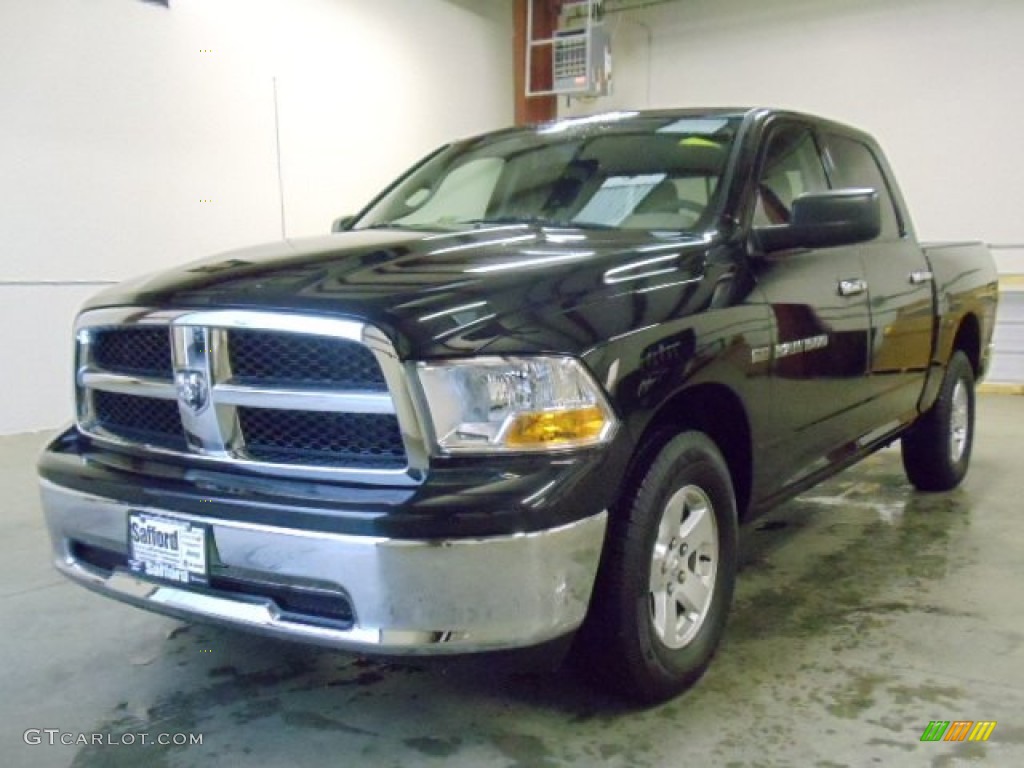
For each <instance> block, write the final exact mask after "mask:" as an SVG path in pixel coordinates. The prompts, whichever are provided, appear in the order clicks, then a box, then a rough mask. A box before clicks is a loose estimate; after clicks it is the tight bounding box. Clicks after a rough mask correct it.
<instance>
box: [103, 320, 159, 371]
mask: <svg viewBox="0 0 1024 768" xmlns="http://www.w3.org/2000/svg"><path fill="white" fill-rule="evenodd" d="M92 358H93V361H94V362H95V364H96V365H97V366H98V367H100V368H102V369H103V370H105V371H110V372H111V373H127V374H134V375H138V376H154V377H157V378H162V379H171V378H173V377H174V371H173V368H172V365H171V335H170V333H168V329H167V328H161V327H139V328H107V329H102V330H99V331H96V333H95V335H94V337H93V340H92Z"/></svg>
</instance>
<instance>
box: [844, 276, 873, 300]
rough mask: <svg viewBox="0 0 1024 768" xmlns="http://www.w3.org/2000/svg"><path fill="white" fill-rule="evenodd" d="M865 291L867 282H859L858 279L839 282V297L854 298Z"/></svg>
mask: <svg viewBox="0 0 1024 768" xmlns="http://www.w3.org/2000/svg"><path fill="white" fill-rule="evenodd" d="M867 289H868V284H867V282H866V281H864V280H861V279H860V278H859V277H857V278H853V279H850V280H840V281H839V295H840V296H856V295H857V294H859V293H864V291H866V290H867Z"/></svg>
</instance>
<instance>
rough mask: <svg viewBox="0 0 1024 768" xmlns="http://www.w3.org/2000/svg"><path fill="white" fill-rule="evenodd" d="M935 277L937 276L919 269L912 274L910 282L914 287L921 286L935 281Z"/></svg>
mask: <svg viewBox="0 0 1024 768" xmlns="http://www.w3.org/2000/svg"><path fill="white" fill-rule="evenodd" d="M934 277H935V275H933V274H932V273H931V272H929V271H928V270H927V269H918V270H916V271H914V272H911V273H910V282H911V283H912V284H913V285H920V284H921V283H927V282H928V281H929V280H932V279H934Z"/></svg>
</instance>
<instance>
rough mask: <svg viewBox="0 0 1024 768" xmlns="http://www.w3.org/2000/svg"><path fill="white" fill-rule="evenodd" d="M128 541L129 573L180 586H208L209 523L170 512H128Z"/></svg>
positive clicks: (210, 538) (210, 537)
mask: <svg viewBox="0 0 1024 768" xmlns="http://www.w3.org/2000/svg"><path fill="white" fill-rule="evenodd" d="M127 540H128V568H129V569H130V570H131V571H132V573H135V574H137V575H139V576H144V577H146V578H147V579H155V580H157V581H163V582H171V583H174V584H180V585H193V584H195V585H201V586H207V585H209V583H210V542H211V540H212V536H211V535H210V529H209V526H207V525H203V524H201V523H195V522H192V521H191V520H182V519H181V518H176V517H173V516H171V515H160V514H153V513H150V512H143V511H132V512H129V513H128V531H127Z"/></svg>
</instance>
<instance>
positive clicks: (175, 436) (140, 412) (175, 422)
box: [92, 390, 188, 451]
mask: <svg viewBox="0 0 1024 768" xmlns="http://www.w3.org/2000/svg"><path fill="white" fill-rule="evenodd" d="M92 404H93V412H94V413H95V417H96V424H97V425H98V426H99V427H100V428H102V429H103V430H105V431H106V432H109V433H110V434H112V435H116V436H117V437H120V438H122V439H124V440H129V441H131V442H134V443H144V444H146V445H154V446H158V447H160V448H169V449H172V450H177V451H185V450H187V448H188V446H187V443H186V442H185V435H184V433H183V432H182V429H181V417H180V416H179V415H178V404H177V403H176V402H175V401H173V400H155V399H153V398H151V397H136V396H135V395H122V394H118V393H114V392H103V391H99V390H97V391H94V392H93V393H92Z"/></svg>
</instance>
